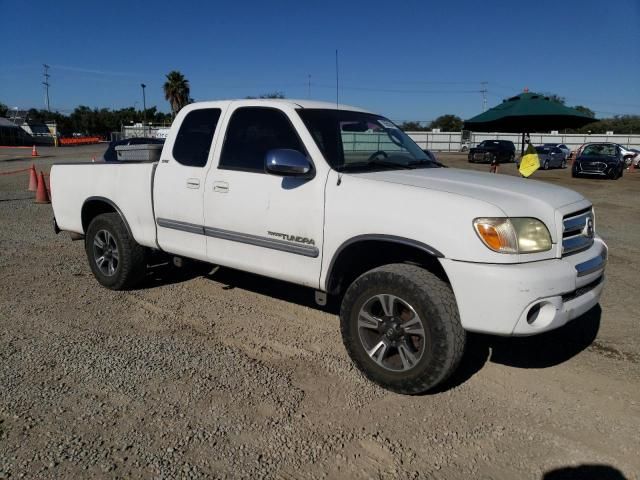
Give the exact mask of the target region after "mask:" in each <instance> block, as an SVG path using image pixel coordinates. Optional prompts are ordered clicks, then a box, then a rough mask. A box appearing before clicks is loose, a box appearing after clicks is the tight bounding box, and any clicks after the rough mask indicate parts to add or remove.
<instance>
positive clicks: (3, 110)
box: [0, 102, 9, 117]
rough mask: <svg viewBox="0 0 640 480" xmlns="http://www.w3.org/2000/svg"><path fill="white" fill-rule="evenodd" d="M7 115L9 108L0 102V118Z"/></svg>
mask: <svg viewBox="0 0 640 480" xmlns="http://www.w3.org/2000/svg"><path fill="white" fill-rule="evenodd" d="M7 113H9V107H7V106H6V105H5V104H4V103H2V102H0V117H6V116H7Z"/></svg>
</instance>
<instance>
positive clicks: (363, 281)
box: [340, 264, 466, 395]
mask: <svg viewBox="0 0 640 480" xmlns="http://www.w3.org/2000/svg"><path fill="white" fill-rule="evenodd" d="M378 295H381V296H383V297H385V296H386V297H390V296H395V297H396V304H395V305H398V306H399V307H398V310H400V309H401V308H403V311H402V312H401V313H398V315H397V317H396V320H388V322H391V323H392V322H393V321H397V322H403V323H407V322H410V323H414V324H417V323H418V322H419V323H420V325H421V326H422V332H421V334H422V341H421V342H418V343H419V344H420V347H421V348H416V349H415V350H412V353H413V354H414V356H413V360H414V361H415V363H413V365H410V366H408V367H407V366H406V365H405V358H406V353H405V355H404V357H405V358H403V355H401V352H400V350H401V348H400V347H395V346H391V345H387V346H386V347H385V350H383V353H382V357H384V355H385V353H384V352H386V351H388V352H389V354H388V355H387V361H388V362H391V361H392V360H395V361H396V364H398V363H401V364H402V365H398V367H399V368H400V370H398V369H396V370H391V369H389V366H387V367H385V366H384V365H381V363H378V362H376V361H375V360H374V359H373V358H372V356H370V355H369V353H367V347H370V345H368V346H365V343H366V340H364V339H363V336H362V334H361V333H362V332H365V334H368V333H366V332H371V336H372V337H374V339H373V340H372V342H373V343H374V344H375V343H376V342H377V341H378V340H376V339H375V337H376V336H378V335H380V338H379V340H380V341H383V340H384V341H390V339H391V338H392V337H390V336H389V335H390V333H389V332H390V331H392V332H393V331H395V332H398V330H403V329H402V328H400V329H399V328H398V327H399V326H401V325H402V324H403V323H400V324H399V325H398V324H395V325H393V326H392V327H391V328H387V327H388V325H387V326H383V325H384V324H383V323H382V322H383V321H382V320H380V319H382V318H389V317H384V315H381V316H380V317H377V316H374V318H375V319H376V322H378V320H380V321H379V322H378V323H376V325H378V328H372V329H371V330H368V329H367V328H371V327H367V328H364V329H363V328H362V327H359V318H360V315H361V310H362V311H365V310H364V309H365V308H366V305H368V304H371V302H372V301H373V302H374V303H375V299H376V298H377V296H378ZM400 302H402V303H400ZM381 305H382V304H381ZM392 305H394V304H393V300H392ZM406 305H408V306H409V307H410V308H412V309H413V311H414V312H415V313H416V314H417V320H418V321H417V322H416V321H415V318H416V317H415V316H412V317H411V318H409V320H407V319H402V320H401V318H402V317H403V316H404V314H405V313H409V314H410V315H413V314H412V313H411V311H410V310H409V309H407V308H404V306H406ZM394 308H395V307H393V306H392V307H391V309H394ZM384 322H387V320H384ZM414 328H415V327H414ZM393 329H395V330H393ZM340 330H341V332H342V340H343V342H344V345H345V348H346V349H347V352H348V353H349V355H350V357H351V359H352V360H353V362H354V364H355V365H356V367H357V368H358V369H359V370H360V371H361V372H362V373H363V374H364V376H365V377H367V378H368V379H369V380H371V381H373V382H375V383H377V384H378V385H380V386H382V387H384V388H386V389H388V390H391V391H393V392H396V393H401V394H409V395H413V394H419V393H423V392H425V391H427V390H429V389H432V388H434V387H435V386H437V385H438V384H440V383H442V382H443V381H445V380H446V379H447V378H448V377H449V376H450V375H451V374H452V373H453V372H454V371H455V370H456V368H457V367H458V364H459V363H460V359H461V358H462V354H463V352H464V347H465V342H466V332H465V331H464V329H463V328H462V325H461V323H460V317H459V314H458V307H457V304H456V299H455V297H454V295H453V292H452V291H451V288H450V286H449V285H448V284H447V283H445V282H444V281H442V280H440V279H439V278H438V277H436V276H435V275H433V274H432V273H431V272H429V271H427V270H425V269H423V268H420V267H417V266H415V265H407V264H391V265H385V266H382V267H379V268H376V269H373V270H370V271H369V272H366V273H365V274H363V275H361V276H360V277H359V278H357V279H356V280H355V281H354V282H353V283H352V284H351V285H350V286H349V288H348V289H347V292H346V293H345V296H344V298H343V300H342V306H341V309H340ZM417 335H418V336H416V335H411V334H407V333H404V334H403V335H402V336H401V339H397V338H396V339H393V343H397V344H400V343H402V342H404V341H405V340H406V341H409V339H410V341H411V342H412V345H411V347H412V348H414V343H413V342H416V338H418V339H419V338H420V337H419V335H420V334H417ZM402 346H404V347H406V346H408V345H407V343H402ZM374 348H375V347H374ZM371 350H373V349H370V351H371ZM403 351H405V352H406V349H403ZM376 352H378V350H374V352H373V356H378V355H376ZM394 354H395V356H393V355H394ZM415 354H420V356H419V357H418V358H416V357H417V355H415ZM380 362H383V360H380Z"/></svg>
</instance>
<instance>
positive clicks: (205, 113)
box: [173, 108, 221, 167]
mask: <svg viewBox="0 0 640 480" xmlns="http://www.w3.org/2000/svg"><path fill="white" fill-rule="evenodd" d="M220 114H221V110H220V109H219V108H201V109H198V110H192V111H191V112H189V113H187V115H186V116H185V117H184V119H183V120H182V124H181V125H180V130H178V134H177V135H176V140H175V143H174V144H173V158H175V160H176V161H177V162H178V163H180V164H181V165H185V166H187V167H204V166H205V165H206V164H207V159H208V158H209V151H210V149H211V142H212V141H213V135H214V133H215V131H216V127H217V126H218V120H219V119H220Z"/></svg>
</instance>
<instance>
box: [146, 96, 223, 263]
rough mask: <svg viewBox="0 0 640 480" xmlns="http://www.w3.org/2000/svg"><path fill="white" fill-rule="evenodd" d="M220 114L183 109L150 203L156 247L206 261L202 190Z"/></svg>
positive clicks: (217, 111)
mask: <svg viewBox="0 0 640 480" xmlns="http://www.w3.org/2000/svg"><path fill="white" fill-rule="evenodd" d="M221 113H222V112H221V109H219V108H199V109H195V110H194V109H191V110H188V109H187V111H184V110H183V111H182V112H180V114H179V115H178V117H177V118H176V120H175V121H176V122H178V124H179V125H180V130H179V131H178V133H177V135H176V136H175V138H174V139H173V140H168V143H167V144H166V145H165V147H164V149H163V150H162V158H161V159H160V163H159V164H158V167H157V170H156V174H155V177H154V185H153V202H154V211H155V217H156V228H157V232H158V233H157V238H158V245H159V246H160V248H162V250H164V251H165V252H169V253H174V254H177V255H184V256H186V257H190V258H197V259H200V260H206V259H207V256H206V249H207V247H206V239H205V236H204V215H203V203H202V202H203V191H204V183H205V179H206V167H207V164H208V160H209V158H210V157H211V153H212V152H211V149H212V145H215V133H216V127H217V125H218V120H219V119H220V115H221ZM169 142H171V143H169Z"/></svg>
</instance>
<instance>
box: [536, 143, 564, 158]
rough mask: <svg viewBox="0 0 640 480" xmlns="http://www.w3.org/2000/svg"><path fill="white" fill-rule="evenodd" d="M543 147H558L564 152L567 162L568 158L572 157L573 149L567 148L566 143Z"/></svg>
mask: <svg viewBox="0 0 640 480" xmlns="http://www.w3.org/2000/svg"><path fill="white" fill-rule="evenodd" d="M542 146H543V147H558V148H559V149H560V150H562V153H563V154H564V158H565V160H566V159H567V158H569V156H570V155H571V149H570V148H569V147H567V146H566V145H565V144H564V143H545V144H543V145H542Z"/></svg>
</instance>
